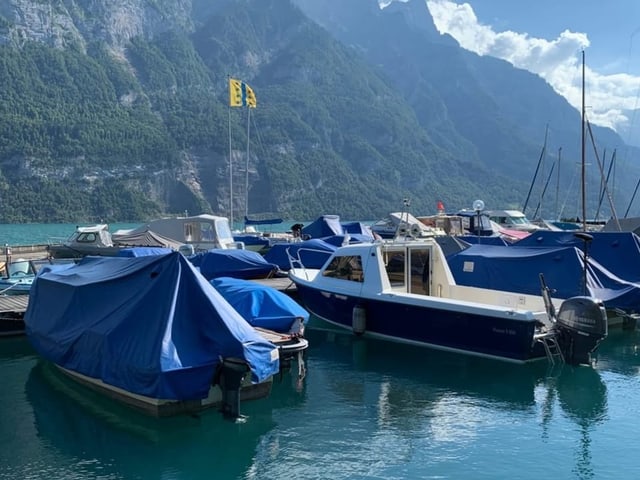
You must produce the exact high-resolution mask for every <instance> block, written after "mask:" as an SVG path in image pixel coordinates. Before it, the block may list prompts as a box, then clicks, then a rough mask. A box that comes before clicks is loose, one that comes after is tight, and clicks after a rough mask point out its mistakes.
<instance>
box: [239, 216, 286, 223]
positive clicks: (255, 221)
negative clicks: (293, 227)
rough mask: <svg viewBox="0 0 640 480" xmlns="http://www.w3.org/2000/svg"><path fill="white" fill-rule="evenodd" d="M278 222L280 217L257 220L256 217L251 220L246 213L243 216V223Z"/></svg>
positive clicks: (280, 221) (280, 220)
mask: <svg viewBox="0 0 640 480" xmlns="http://www.w3.org/2000/svg"><path fill="white" fill-rule="evenodd" d="M279 223H282V219H281V218H265V219H262V220H258V219H254V220H251V219H250V218H249V217H247V216H246V215H245V217H244V224H245V225H277V224H279Z"/></svg>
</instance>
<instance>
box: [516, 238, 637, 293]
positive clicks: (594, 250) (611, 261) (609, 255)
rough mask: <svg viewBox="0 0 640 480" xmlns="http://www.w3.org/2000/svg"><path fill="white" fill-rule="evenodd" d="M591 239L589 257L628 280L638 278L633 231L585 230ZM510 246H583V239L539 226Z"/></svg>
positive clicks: (635, 280) (632, 280) (635, 242)
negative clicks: (535, 230) (536, 229)
mask: <svg viewBox="0 0 640 480" xmlns="http://www.w3.org/2000/svg"><path fill="white" fill-rule="evenodd" d="M588 233H589V235H591V236H592V237H593V241H592V242H590V244H589V246H588V254H589V257H590V258H593V259H595V260H596V261H597V262H598V263H599V264H600V265H602V266H603V267H604V268H606V269H607V270H609V271H610V272H611V273H613V274H614V275H616V276H618V277H620V278H623V279H624V280H628V281H630V282H640V237H638V235H636V234H635V233H633V232H588ZM512 246H514V247H553V246H563V247H566V246H575V247H577V248H579V249H580V250H583V249H584V241H583V240H581V239H579V238H578V237H576V236H575V235H574V233H573V232H556V231H551V230H539V231H537V232H534V233H532V234H531V235H529V236H528V237H526V238H523V239H522V240H519V241H517V242H515V243H513V244H512Z"/></svg>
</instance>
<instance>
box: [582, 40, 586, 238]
mask: <svg viewBox="0 0 640 480" xmlns="http://www.w3.org/2000/svg"><path fill="white" fill-rule="evenodd" d="M584 110H585V105H584V50H582V128H581V133H582V146H581V152H582V153H581V154H582V159H581V167H582V169H581V171H582V230H583V231H585V232H586V231H587V201H586V169H585V166H586V165H585V155H584V154H585V152H584V150H585V135H584V133H585V132H584V113H585V112H584Z"/></svg>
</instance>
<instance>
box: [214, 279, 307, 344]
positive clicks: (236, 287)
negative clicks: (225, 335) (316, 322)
mask: <svg viewBox="0 0 640 480" xmlns="http://www.w3.org/2000/svg"><path fill="white" fill-rule="evenodd" d="M211 285H213V286H214V287H215V289H216V290H218V292H220V294H221V295H222V296H223V297H224V298H225V299H226V300H227V302H229V303H230V304H231V306H232V307H233V308H235V309H236V310H237V311H238V313H239V314H240V315H242V317H243V318H244V319H245V320H246V321H247V322H249V323H250V324H251V325H253V326H254V327H261V328H266V329H269V330H273V331H274V332H278V333H288V332H289V331H290V330H291V327H292V326H293V324H294V323H295V321H296V319H297V318H301V319H302V320H303V323H305V324H306V323H307V322H308V321H309V312H307V311H306V310H305V309H304V308H302V307H301V306H300V305H298V303H296V301H295V300H293V299H292V298H291V297H289V296H288V295H287V294H285V293H282V292H279V291H278V290H276V289H275V288H271V287H268V286H266V285H261V284H259V283H257V282H251V281H249V280H242V279H237V278H231V277H220V278H214V279H213V280H211Z"/></svg>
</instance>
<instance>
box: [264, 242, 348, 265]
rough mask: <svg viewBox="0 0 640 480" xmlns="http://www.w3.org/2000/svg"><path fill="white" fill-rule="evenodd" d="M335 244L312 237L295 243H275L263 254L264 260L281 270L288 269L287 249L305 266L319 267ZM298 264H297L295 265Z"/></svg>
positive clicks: (334, 247)
mask: <svg viewBox="0 0 640 480" xmlns="http://www.w3.org/2000/svg"><path fill="white" fill-rule="evenodd" d="M336 248H337V247H336V246H334V245H331V244H330V243H327V242H325V241H324V240H320V239H319V238H312V239H311V240H305V241H303V242H296V243H276V244H274V245H273V246H272V247H271V248H270V249H269V251H268V252H267V253H265V254H264V258H265V260H266V261H268V262H271V263H275V264H276V265H278V266H279V267H280V269H281V270H289V269H290V268H291V265H290V263H289V257H288V255H287V251H288V252H289V254H290V255H291V256H292V257H294V258H299V259H300V260H301V261H302V263H303V265H304V266H305V267H307V268H320V267H322V266H323V265H324V264H325V262H326V261H327V259H328V258H329V257H330V256H331V254H332V253H333V252H335V250H336ZM296 266H299V265H296Z"/></svg>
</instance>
